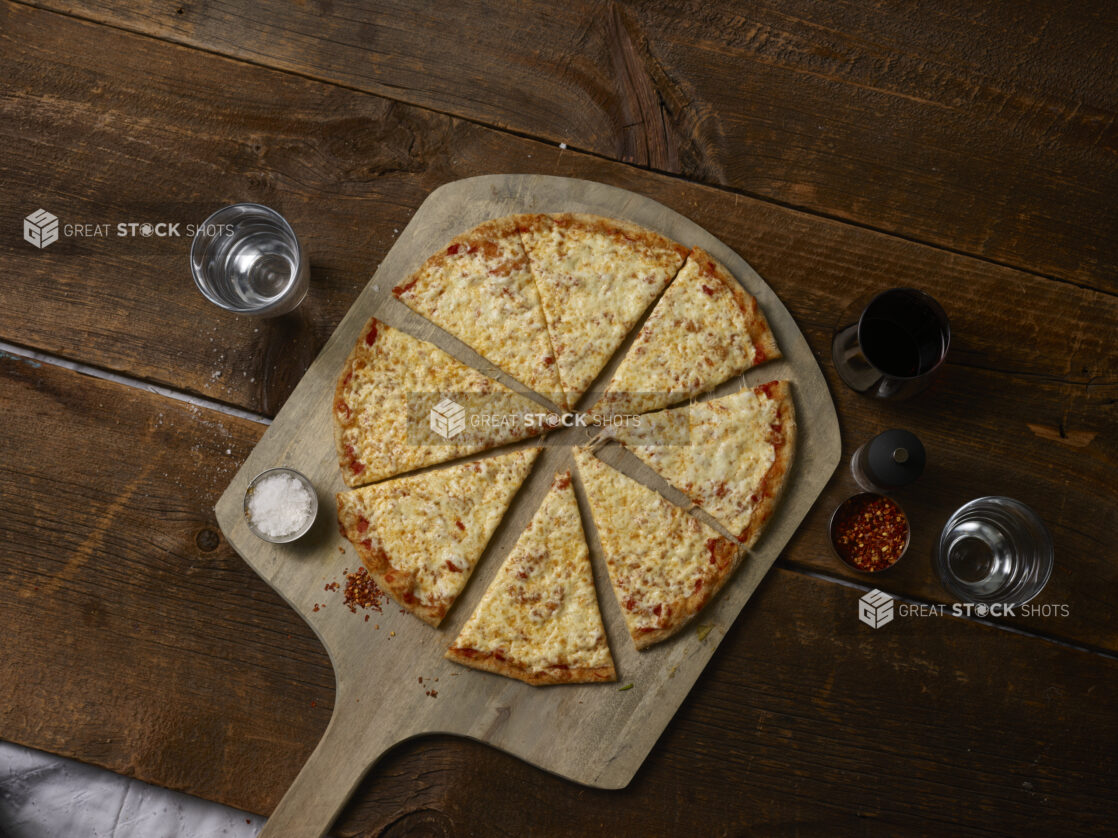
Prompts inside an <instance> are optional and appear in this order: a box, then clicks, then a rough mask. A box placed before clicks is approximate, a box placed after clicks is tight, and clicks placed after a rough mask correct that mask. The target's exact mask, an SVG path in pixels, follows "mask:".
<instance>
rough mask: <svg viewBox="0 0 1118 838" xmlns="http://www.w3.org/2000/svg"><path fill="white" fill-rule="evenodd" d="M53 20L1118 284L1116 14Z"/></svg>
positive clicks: (1009, 8)
mask: <svg viewBox="0 0 1118 838" xmlns="http://www.w3.org/2000/svg"><path fill="white" fill-rule="evenodd" d="M43 5H45V6H48V7H51V8H54V9H58V10H62V11H66V12H68V13H71V14H74V15H77V16H80V17H87V18H90V19H93V20H98V21H102V22H105V23H109V24H111V25H113V26H118V27H122V28H126V29H130V30H133V31H136V32H142V33H145V34H149V35H153V36H155V37H158V38H162V39H167V40H171V41H175V42H178V43H183V44H189V45H191V46H195V47H199V48H201V49H204V50H208V51H212V52H216V53H221V54H225V55H233V56H236V57H237V58H239V59H241V60H243V61H245V62H249V63H253V64H261V65H264V66H270V67H276V68H280V69H283V70H286V71H289V72H293V73H296V74H298V75H301V76H307V77H311V78H317V79H321V80H325V81H330V82H334V83H337V84H340V85H343V86H345V87H350V88H354V89H357V90H362V91H366V92H371V93H375V94H377V95H379V96H384V97H387V98H390V99H395V100H399V101H402V102H408V103H411V104H415V105H420V106H423V107H425V108H429V109H432V110H435V111H439V112H442V113H448V114H453V115H456V116H460V117H463V118H465V119H469V120H471V121H474V122H478V123H482V124H489V125H496V126H500V127H502V128H507V129H511V130H513V131H516V132H518V133H522V134H525V135H528V136H534V137H540V138H542V139H545V140H548V141H550V142H552V143H559V142H564V143H566V144H567V145H569V146H570V147H571V148H576V149H581V150H586V151H589V152H592V153H594V154H597V155H601V156H604V157H608V158H612V159H615V160H622V161H625V162H629V163H633V164H636V165H639V166H643V167H649V168H652V169H656V170H659V171H664V172H669V173H672V174H679V175H682V176H684V177H686V178H688V179H690V180H695V181H701V182H705V183H710V184H716V185H722V186H726V187H729V188H732V189H734V190H735V191H741V192H745V193H748V194H752V195H756V196H761V197H764V198H767V199H770V200H775V201H779V202H780V203H782V204H785V205H788V206H794V207H802V208H805V209H809V210H812V211H814V212H818V213H822V214H825V215H830V216H834V217H838V218H843V219H846V220H849V221H853V222H855V223H858V224H861V225H865V226H869V227H873V228H876V229H881V230H887V231H891V232H895V233H899V234H901V235H904V236H907V237H911V238H915V239H918V240H921V241H926V242H932V243H935V244H937V245H940V246H943V247H946V248H948V249H951V250H955V251H961V252H965V253H970V254H974V255H978V256H982V257H985V258H987V259H992V260H995V261H999V262H1003V263H1006V264H1010V265H1014V266H1017V267H1025V268H1029V269H1031V270H1034V271H1038V272H1040V273H1044V274H1048V275H1052V276H1059V277H1063V278H1066V279H1073V280H1075V281H1076V282H1080V283H1085V284H1096V285H1097V287H1104V288H1106V289H1107V290H1109V291H1111V292H1113V291H1115V290H1118V286H1116V285H1115V283H1114V279H1115V269H1116V268H1118V247H1116V246H1115V242H1116V241H1118V216H1116V214H1115V213H1114V212H1113V197H1112V196H1113V194H1114V192H1115V189H1116V188H1118V154H1116V152H1118V127H1116V125H1115V122H1114V118H1113V117H1114V112H1115V109H1116V107H1118V66H1116V65H1115V63H1114V61H1113V60H1112V55H1111V54H1112V45H1113V43H1114V42H1115V40H1116V39H1118V17H1116V16H1115V15H1114V14H1113V7H1112V6H1111V5H1110V4H1108V3H1106V2H1097V0H1096V2H1087V3H1081V4H1075V5H1073V6H1068V5H1066V4H1060V3H1055V2H1052V0H1028V2H1024V3H1004V2H1003V3H990V4H984V5H983V6H982V7H981V8H976V7H974V6H973V4H968V3H962V2H958V1H957V0H952V1H951V2H946V3H936V4H934V5H931V4H920V3H913V2H905V3H896V4H881V3H870V2H850V3H813V2H810V0H779V1H778V2H765V3H751V4H748V5H745V6H743V5H741V4H738V3H734V2H732V0H715V2H712V0H701V1H700V0H689V2H683V3H679V2H666V1H665V0H659V1H658V2H651V3H649V2H613V1H612V0H610V2H599V1H598V0H592V1H590V2H587V1H586V0H579V2H571V3H558V4H557V3H548V2H543V0H533V2H530V3H524V4H518V6H517V7H516V9H515V11H514V10H502V11H501V12H499V13H497V14H494V10H493V7H492V6H491V5H490V4H487V3H484V2H480V0H471V2H463V3H454V4H452V5H450V6H447V5H445V4H440V3H438V2H424V3H421V4H418V5H417V4H414V3H411V2H404V0H393V2H385V3H377V4H375V5H369V4H363V3H359V2H350V1H349V0H323V2H312V3H305V4H290V3H285V2H283V0H267V1H266V2H257V3H252V4H248V5H246V4H243V3H238V2H236V1H235V0H218V2H205V3H196V2H191V1H190V0H181V2H178V3H177V4H176V3H173V2H172V3H164V2H152V0H129V2H126V3H118V2H112V3H110V2H105V0H100V1H99V2H77V1H76V0H45V2H43ZM852 183H856V184H857V188H855V189H852V188H851V184H852Z"/></svg>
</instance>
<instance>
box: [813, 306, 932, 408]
mask: <svg viewBox="0 0 1118 838" xmlns="http://www.w3.org/2000/svg"><path fill="white" fill-rule="evenodd" d="M855 315H856V318H855ZM950 340H951V329H950V325H949V324H948V321H947V314H946V313H945V312H944V311H943V308H942V307H941V306H940V305H939V303H937V302H936V301H935V300H934V299H932V298H931V297H930V296H928V295H927V294H925V293H924V292H923V291H917V290H916V289H914V288H891V289H890V290H888V291H883V292H882V293H880V294H878V295H877V296H876V297H874V298H873V299H872V300H870V302H869V304H868V305H867V306H866V307H865V308H864V309H862V311H861V312H860V314H859V313H857V311H856V310H855V312H853V313H851V314H850V315H849V316H848V317H846V318H844V320H843V322H841V323H840V325H839V327H838V328H837V329H836V330H835V335H834V340H833V342H832V344H831V356H832V359H833V360H834V363H835V369H836V370H838V373H839V375H840V376H841V377H842V379H843V381H845V382H846V383H847V384H848V385H849V386H850V387H852V388H853V389H855V390H857V391H858V392H860V393H867V394H869V395H873V396H877V397H879V398H906V397H908V396H911V395H914V394H915V393H917V392H919V391H920V390H922V389H924V388H925V387H926V386H927V385H928V383H929V381H930V378H931V374H932V373H934V372H935V370H936V369H938V368H939V365H940V364H942V363H943V359H944V358H945V357H946V356H947V347H948V344H949V343H950Z"/></svg>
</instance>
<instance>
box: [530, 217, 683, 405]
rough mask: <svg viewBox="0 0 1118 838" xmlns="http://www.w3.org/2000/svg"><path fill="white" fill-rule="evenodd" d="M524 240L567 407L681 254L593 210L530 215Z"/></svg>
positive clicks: (653, 236)
mask: <svg viewBox="0 0 1118 838" xmlns="http://www.w3.org/2000/svg"><path fill="white" fill-rule="evenodd" d="M522 238H523V240H524V247H525V250H526V251H527V252H528V257H529V260H530V263H531V267H532V274H533V276H534V277H535V280H536V286H537V287H538V289H539V294H540V300H541V301H542V302H543V307H544V314H545V315H546V318H547V326H548V330H549V331H550V333H551V343H552V346H553V347H554V348H555V355H556V358H557V360H558V364H559V378H560V380H561V381H562V384H563V389H564V390H565V391H566V393H567V398H568V400H569V403H570V404H571V405H572V406H573V405H574V404H575V403H576V402H577V401H578V398H579V396H581V395H582V394H583V392H585V391H586V388H587V387H589V386H590V384H591V383H592V382H593V381H594V379H595V378H596V377H597V375H598V373H599V372H601V370H602V367H604V366H605V365H606V363H607V362H608V361H609V359H610V357H611V356H612V355H613V353H614V352H615V351H616V350H617V347H618V346H619V345H620V344H621V342H622V341H623V340H624V339H625V336H626V335H627V334H628V333H629V331H630V330H631V329H632V328H633V325H634V324H635V323H636V322H637V320H638V319H639V318H640V316H641V314H643V313H644V310H645V309H646V308H648V306H649V305H650V304H651V303H652V301H653V300H655V299H656V298H657V297H658V296H659V295H660V292H661V291H663V290H664V287H665V286H666V285H667V284H668V283H669V282H670V281H671V279H672V277H673V276H675V274H676V272H677V271H678V270H679V268H680V265H681V264H682V263H683V258H682V257H681V255H680V253H679V251H678V249H677V245H675V244H673V243H672V242H671V241H669V240H668V239H665V238H664V237H662V236H659V235H657V234H655V233H652V232H650V231H648V230H643V229H641V228H639V227H635V226H633V225H627V224H624V223H622V222H618V221H615V220H612V219H598V218H596V217H594V216H579V215H556V216H550V217H549V216H535V217H534V218H533V221H532V223H531V224H530V225H529V226H528V227H527V228H526V229H525V230H523V231H522Z"/></svg>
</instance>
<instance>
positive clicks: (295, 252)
mask: <svg viewBox="0 0 1118 838" xmlns="http://www.w3.org/2000/svg"><path fill="white" fill-rule="evenodd" d="M190 270H191V273H192V274H193V275H194V282H195V284H196V285H197V286H198V290H199V291H201V292H202V294H203V295H204V296H205V297H206V299H207V300H209V301H210V302H211V303H214V304H215V305H219V306H221V307H222V308H223V309H225V310H226V311H232V312H234V313H236V314H249V315H253V316H256V317H274V316H276V315H279V314H286V313H287V312H289V311H292V310H293V309H295V308H296V307H297V306H298V305H299V304H300V303H301V302H303V298H304V297H305V296H306V295H307V288H308V286H309V284H310V282H309V270H308V266H307V260H306V259H305V258H304V257H303V249H302V248H301V247H300V246H299V240H298V239H297V238H296V237H295V231H294V230H292V229H291V225H290V224H288V223H287V221H285V220H284V218H283V216H282V215H280V214H279V213H278V212H276V211H275V210H273V209H269V208H268V207H266V206H263V205H262V204H233V205H232V206H229V207H225V208H224V209H220V210H218V211H217V212H215V213H214V214H213V215H211V216H210V217H209V218H207V219H206V220H205V221H204V222H203V223H202V225H201V226H200V227H199V228H198V232H197V233H196V234H195V236H194V244H193V245H192V246H191V248H190Z"/></svg>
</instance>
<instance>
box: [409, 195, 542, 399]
mask: <svg viewBox="0 0 1118 838" xmlns="http://www.w3.org/2000/svg"><path fill="white" fill-rule="evenodd" d="M516 219H517V216H510V217H508V218H499V219H495V220H493V221H488V222H486V223H485V224H482V225H481V226H479V227H476V228H475V229H473V230H471V231H470V232H469V233H467V234H466V235H464V236H459V237H458V238H456V239H455V240H454V241H452V242H451V243H450V245H449V246H448V247H447V248H445V249H444V250H442V251H440V252H439V253H436V254H435V255H434V256H432V257H431V258H430V259H428V260H427V262H426V263H424V265H423V266H422V267H421V268H420V269H419V270H418V271H416V273H415V274H413V275H412V276H411V277H410V278H409V279H408V281H407V282H405V283H403V284H401V286H400V287H399V289H397V291H398V293H397V296H398V297H399V299H400V300H401V301H402V302H403V303H405V304H407V305H408V306H409V307H410V308H411V309H413V310H414V311H416V312H418V313H419V314H422V315H423V316H425V317H427V318H428V319H430V320H431V321H433V322H434V323H437V324H438V325H439V326H441V327H442V328H443V329H445V330H446V331H448V332H450V333H451V334H452V335H454V336H455V337H456V338H458V339H459V340H461V341H462V342H463V343H465V344H466V345H467V346H469V347H470V348H472V349H474V350H475V351H477V352H478V353H479V354H480V355H482V356H483V357H485V358H486V359H487V360H489V361H491V362H492V363H494V364H496V365H497V366H498V367H500V368H501V369H503V370H504V371H505V372H507V373H508V374H509V375H511V376H512V377H513V378H515V379H516V380H517V381H520V382H521V383H522V384H524V385H525V386H526V387H528V388H529V389H531V390H534V391H536V392H537V393H541V394H543V395H544V396H546V397H547V398H549V399H551V400H552V401H556V402H558V403H559V404H562V403H563V401H564V397H563V392H562V386H561V385H560V383H559V372H558V368H557V367H556V364H555V353H554V351H553V350H552V348H551V337H550V335H549V334H548V331H547V323H546V321H545V320H544V315H543V309H542V308H541V307H540V298H539V293H538V292H537V291H536V284H535V281H534V280H533V279H532V273H531V271H530V270H529V269H528V257H527V256H526V255H525V253H524V247H523V245H522V244H521V241H520V233H519V232H518V231H517V225H516Z"/></svg>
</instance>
